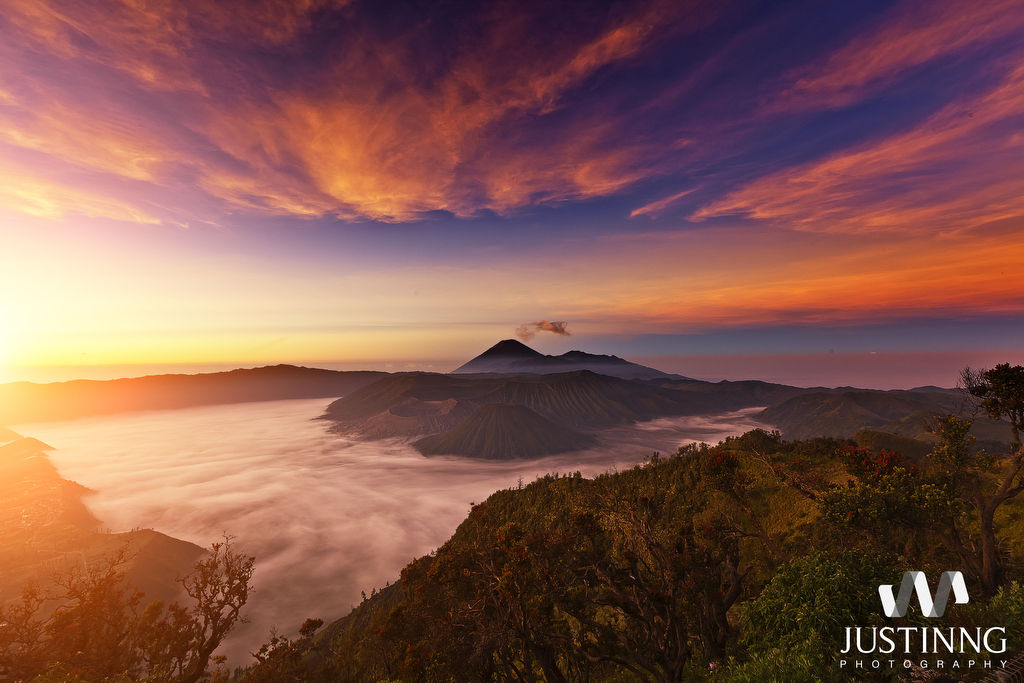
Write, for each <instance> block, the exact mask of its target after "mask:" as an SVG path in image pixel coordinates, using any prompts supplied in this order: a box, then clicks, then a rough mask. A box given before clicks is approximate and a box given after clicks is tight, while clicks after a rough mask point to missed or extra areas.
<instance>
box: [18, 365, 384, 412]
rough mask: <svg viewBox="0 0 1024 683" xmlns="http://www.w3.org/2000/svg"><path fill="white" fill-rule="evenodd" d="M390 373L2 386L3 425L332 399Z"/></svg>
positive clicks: (265, 373)
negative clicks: (142, 412)
mask: <svg viewBox="0 0 1024 683" xmlns="http://www.w3.org/2000/svg"><path fill="white" fill-rule="evenodd" d="M386 375H387V373H386V372H372V371H359V372H340V371H336V370H320V369H316V368H304V367H297V366H294V365H274V366H267V367H262V368H253V369H248V370H231V371H230V372H214V373H206V374H199V375H153V376H149V377H134V378H130V379H115V380H105V381H98V380H84V379H82V380H73V381H70V382H54V383H51V384H34V383H32V382H12V383H10V384H3V385H0V424H12V425H16V424H23V423H26V422H49V421H56V420H69V419H73V418H77V417H85V416H88V415H108V414H113V413H124V412H129V411H133V410H164V409H169V408H190V407H194V406H207V405H220V404H226V403H247V402H250V401H276V400H282V399H292V398H332V397H336V396H344V395H345V394H347V393H349V392H351V391H354V390H356V389H358V388H359V387H363V386H366V385H367V384H370V383H371V382H374V381H376V380H378V379H380V378H381V377H384V376H386Z"/></svg>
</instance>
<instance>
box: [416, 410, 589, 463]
mask: <svg viewBox="0 0 1024 683" xmlns="http://www.w3.org/2000/svg"><path fill="white" fill-rule="evenodd" d="M595 443H596V439H594V438H593V437H591V436H587V435H585V434H580V433H578V432H574V431H573V430H571V429H567V428H565V427H561V426H559V425H556V424H555V423H554V422H551V421H550V420H547V419H545V418H543V417H541V416H540V415H538V414H537V413H535V412H534V411H532V410H530V409H529V408H527V407H526V406H524V405H517V404H513V403H492V404H489V405H485V406H482V407H480V408H478V409H477V411H476V412H475V413H473V414H472V415H470V416H469V417H468V418H466V419H465V420H463V421H462V422H461V423H459V424H458V425H457V426H455V427H453V428H452V429H449V430H448V431H446V432H442V433H441V434H435V435H433V436H428V437H426V438H423V439H420V440H419V441H416V442H414V443H413V446H414V447H415V448H416V450H418V451H419V452H420V453H422V454H423V455H464V456H468V457H474V458H481V459H484V460H515V459H520V458H536V457H540V456H545V455H557V454H558V453H566V452H569V451H578V450H582V449H584V448H588V447H589V446H592V445H594V444H595Z"/></svg>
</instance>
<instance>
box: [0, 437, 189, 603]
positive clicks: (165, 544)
mask: <svg viewBox="0 0 1024 683" xmlns="http://www.w3.org/2000/svg"><path fill="white" fill-rule="evenodd" d="M48 450H53V449H52V448H51V447H50V446H47V445H46V444H44V443H43V442H41V441H39V440H38V439H34V438H31V437H26V438H22V439H18V440H15V441H12V442H10V443H7V444H4V445H3V446H0V568H2V578H3V582H4V583H6V584H8V585H9V586H15V587H16V586H18V585H22V584H24V583H26V582H27V581H30V580H37V581H41V582H42V585H43V587H44V589H45V588H46V587H47V586H48V585H49V584H48V583H47V581H48V580H49V581H50V582H52V580H53V579H52V577H53V575H54V574H55V573H56V574H67V572H69V571H72V570H73V569H74V568H76V567H77V568H78V569H79V570H80V569H81V567H82V563H83V562H84V563H87V564H91V563H94V562H97V561H100V560H102V558H104V557H110V556H112V555H113V554H114V553H116V552H117V551H118V550H121V549H123V548H125V547H127V548H128V561H127V563H126V564H125V565H124V569H125V571H126V576H127V578H128V580H129V581H130V582H131V583H132V585H134V586H135V587H136V588H139V589H140V590H142V591H143V592H144V593H145V594H146V598H147V599H148V600H155V599H161V600H164V601H173V600H176V599H178V597H179V594H180V592H181V586H180V585H179V584H178V583H177V582H176V581H175V579H176V577H178V576H183V575H184V574H186V573H187V572H188V571H189V570H190V569H191V567H192V565H193V563H194V562H195V561H196V559H197V558H199V557H201V556H202V555H203V554H204V553H205V552H206V551H205V550H204V549H203V548H200V547H199V546H196V545H194V544H192V543H188V542H186V541H181V540H178V539H175V538H171V537H170V536H167V535H165V534H161V533H159V532H156V531H153V530H152V529H136V530H134V531H131V532H127V533H122V534H111V533H99V532H98V531H97V527H99V526H100V525H101V522H100V521H99V520H97V519H96V518H95V517H94V516H93V515H92V514H91V513H90V511H89V510H88V508H87V507H86V506H85V504H84V502H83V500H82V499H83V496H85V495H86V494H88V493H89V489H87V488H85V487H84V486H82V485H81V484H78V483H76V482H73V481H68V480H67V479H63V478H62V477H61V476H60V475H59V474H58V473H57V470H56V468H55V467H54V466H53V463H52V462H50V458H49V457H48V456H47V454H46V451H48ZM17 596H18V591H17V590H10V591H6V592H5V593H4V595H2V596H0V607H2V606H4V602H5V601H9V600H13V599H15V598H16V597H17Z"/></svg>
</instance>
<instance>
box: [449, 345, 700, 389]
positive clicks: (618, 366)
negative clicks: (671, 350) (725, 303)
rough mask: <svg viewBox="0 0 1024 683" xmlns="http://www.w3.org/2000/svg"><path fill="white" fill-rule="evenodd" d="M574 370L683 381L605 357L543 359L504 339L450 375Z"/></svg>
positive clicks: (573, 354)
mask: <svg viewBox="0 0 1024 683" xmlns="http://www.w3.org/2000/svg"><path fill="white" fill-rule="evenodd" d="M574 370H590V371H591V372H596V373H599V374H602V375H608V376H610V377H618V378H620V379H657V378H671V379H685V378H684V377H682V376H681V375H673V374H670V373H667V372H662V371H661V370H655V369H654V368H649V367H647V366H644V365H638V364H637V363H631V362H629V361H628V360H624V359H622V358H619V357H618V356H606V355H600V354H593V353H586V352H584V351H569V352H567V353H563V354H562V355H560V356H546V355H544V354H542V353H539V352H537V351H534V350H533V349H531V348H530V347H529V346H527V345H526V344H523V343H522V342H518V341H516V340H515V339H505V340H503V341H500V342H498V343H497V344H495V345H494V346H492V347H491V348H489V349H487V350H486V351H484V352H483V353H481V354H480V355H479V356H477V357H476V358H474V359H473V360H471V361H469V362H468V363H465V364H464V365H461V366H460V367H458V368H456V369H455V370H452V374H474V373H491V372H493V373H501V374H517V375H524V374H538V375H548V374H553V373H560V372H572V371H574Z"/></svg>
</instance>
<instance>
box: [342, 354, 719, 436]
mask: <svg viewBox="0 0 1024 683" xmlns="http://www.w3.org/2000/svg"><path fill="white" fill-rule="evenodd" d="M493 403H514V404H518V405H524V406H526V407H528V408H530V409H531V410H533V411H534V412H536V413H539V414H540V415H542V416H544V417H546V418H547V419H549V420H551V421H552V422H555V423H556V424H560V425H562V426H563V427H569V428H572V429H600V428H603V427H610V426H614V425H625V424H631V423H633V422H641V421H646V420H653V419H655V418H658V417H668V416H675V415H696V414H701V413H710V412H717V411H720V410H722V409H723V407H722V402H721V401H718V400H716V397H714V396H707V395H697V394H690V393H687V392H682V391H676V390H673V389H664V388H661V387H655V386H650V385H648V384H645V383H642V382H632V381H629V380H623V379H618V378H615V377H608V376H606V375H598V374H596V373H593V372H590V371H589V370H579V371H576V372H570V373H562V374H554V375H542V376H525V377H508V376H502V375H488V376H484V377H458V376H451V375H432V374H424V373H411V374H408V375H394V376H391V377H385V378H383V379H381V380H379V381H378V382H376V383H374V384H372V385H370V386H367V387H363V388H362V389H360V390H358V391H355V392H353V393H351V394H349V395H348V396H345V397H344V398H340V399H338V400H337V401H335V402H333V403H331V405H330V406H328V408H327V411H326V413H325V414H324V415H323V418H324V419H327V420H331V421H333V422H334V423H335V426H334V431H338V432H344V433H354V434H359V435H362V436H366V437H370V438H385V437H390V436H416V435H420V434H432V433H437V432H440V431H444V430H446V429H450V428H452V427H454V426H455V425H457V424H458V423H460V422H461V421H462V420H464V419H466V418H467V417H469V415H471V414H472V413H473V412H474V411H476V409H477V408H479V407H480V406H484V405H489V404H493ZM726 409H728V408H726Z"/></svg>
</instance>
